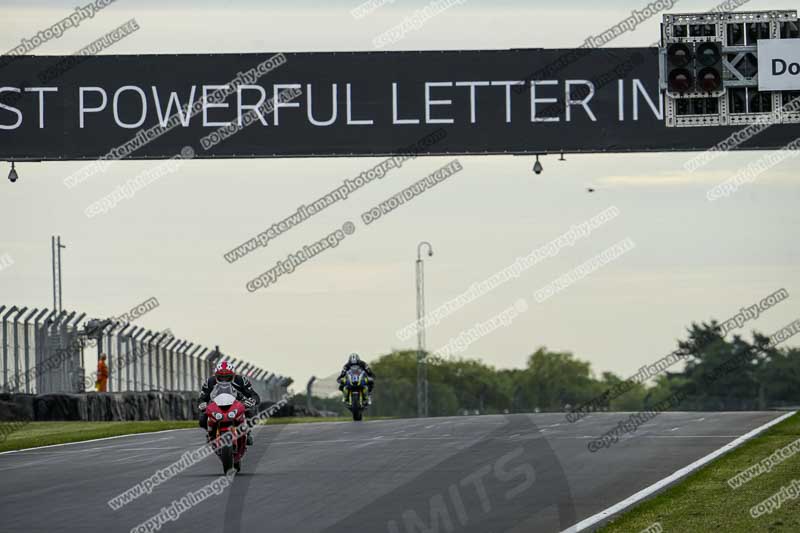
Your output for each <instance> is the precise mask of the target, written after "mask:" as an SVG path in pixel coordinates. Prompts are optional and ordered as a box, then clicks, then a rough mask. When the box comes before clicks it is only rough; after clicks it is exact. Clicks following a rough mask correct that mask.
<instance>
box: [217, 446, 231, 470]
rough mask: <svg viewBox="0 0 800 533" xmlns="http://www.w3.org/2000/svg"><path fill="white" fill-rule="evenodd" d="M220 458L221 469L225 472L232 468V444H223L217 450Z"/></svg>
mask: <svg viewBox="0 0 800 533" xmlns="http://www.w3.org/2000/svg"><path fill="white" fill-rule="evenodd" d="M219 458H220V459H221V460H222V471H223V472H224V473H225V474H227V473H228V471H229V470H230V469H231V468H233V446H225V447H223V448H222V449H221V450H220V451H219Z"/></svg>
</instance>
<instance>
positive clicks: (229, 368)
mask: <svg viewBox="0 0 800 533" xmlns="http://www.w3.org/2000/svg"><path fill="white" fill-rule="evenodd" d="M214 376H215V377H216V378H217V381H233V378H234V376H236V372H235V371H234V370H233V365H232V364H231V363H229V362H228V361H221V362H219V363H217V367H216V368H215V369H214Z"/></svg>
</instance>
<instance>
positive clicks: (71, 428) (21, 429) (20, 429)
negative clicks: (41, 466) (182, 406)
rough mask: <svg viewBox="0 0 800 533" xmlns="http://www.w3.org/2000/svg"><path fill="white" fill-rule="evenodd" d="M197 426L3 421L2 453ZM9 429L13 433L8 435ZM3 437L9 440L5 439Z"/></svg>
mask: <svg viewBox="0 0 800 533" xmlns="http://www.w3.org/2000/svg"><path fill="white" fill-rule="evenodd" d="M191 427H197V422H195V421H194V420H189V421H177V420H164V421H161V420H156V421H135V422H29V423H26V424H24V425H12V424H9V423H6V422H0V452H6V451H10V450H22V449H25V448H35V447H37V446H47V445H50V444H63V443H66V442H80V441H85V440H92V439H101V438H103V437H115V436H117V435H128V434H134V433H149V432H152V431H162V430H165V429H181V428H191ZM9 430H11V431H10V432H9ZM2 435H6V438H5V439H4V440H2V438H3V437H2Z"/></svg>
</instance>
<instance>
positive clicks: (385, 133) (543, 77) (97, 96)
mask: <svg viewBox="0 0 800 533" xmlns="http://www.w3.org/2000/svg"><path fill="white" fill-rule="evenodd" d="M761 46H764V43H761ZM656 51H657V49H655V48H611V49H588V48H584V49H565V50H557V49H554V50H543V49H520V50H481V51H438V52H433V51H428V52H352V53H349V52H348V53H341V52H331V53H287V54H281V53H279V54H212V55H128V56H96V57H84V56H66V57H61V56H58V57H57V56H25V57H11V56H3V57H0V159H3V160H18V161H19V160H53V159H56V160H58V159H63V160H75V159H95V158H103V159H107V160H108V159H124V158H130V159H144V158H170V157H174V156H176V155H178V154H180V153H181V151H182V150H184V149H186V148H187V147H188V148H191V149H192V151H193V152H194V154H195V157H199V158H203V157H207V158H211V157H305V156H372V155H389V154H396V153H398V152H403V151H405V150H408V149H415V150H416V151H419V152H421V153H423V154H432V155H435V154H505V153H513V154H532V153H548V152H560V151H563V152H567V153H569V152H646V151H673V150H704V149H707V148H709V147H711V146H713V145H714V144H716V143H717V142H719V141H721V140H723V139H725V138H726V137H728V136H729V135H730V134H731V133H733V132H735V131H736V130H737V128H735V127H715V128H703V127H700V128H689V129H668V128H666V127H665V125H664V124H665V120H664V108H665V106H664V102H663V96H662V95H661V94H660V92H659V90H658V61H657V54H656ZM790 59H791V58H788V57H787V61H788V60H790ZM792 68H793V67H791V65H790V66H788V67H787V70H788V71H789V72H791V69H792ZM797 137H800V125H776V126H773V127H770V128H767V129H766V131H764V132H762V133H760V134H759V135H756V136H755V137H753V138H752V139H750V140H748V141H747V142H745V143H743V144H742V145H741V146H740V148H745V149H768V148H779V147H782V146H784V145H786V144H787V143H788V142H789V141H792V140H794V139H795V138H797ZM412 147H413V148H412ZM184 153H185V152H184Z"/></svg>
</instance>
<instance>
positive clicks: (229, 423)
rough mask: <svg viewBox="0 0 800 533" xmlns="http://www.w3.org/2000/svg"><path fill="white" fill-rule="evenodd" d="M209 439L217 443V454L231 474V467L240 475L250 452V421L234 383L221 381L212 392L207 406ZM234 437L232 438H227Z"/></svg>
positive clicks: (226, 470)
mask: <svg viewBox="0 0 800 533" xmlns="http://www.w3.org/2000/svg"><path fill="white" fill-rule="evenodd" d="M206 415H208V434H209V440H210V441H211V440H216V443H217V447H216V453H217V456H218V457H219V459H220V461H222V469H223V471H224V472H225V473H226V474H227V473H228V472H229V471H230V469H231V468H235V469H236V472H239V471H240V470H241V468H242V457H244V454H245V451H247V433H246V432H244V431H243V430H242V429H240V428H241V427H242V424H244V423H245V422H246V421H247V417H246V414H245V405H244V404H243V403H242V402H240V401H239V400H237V399H236V391H235V390H234V388H233V385H232V384H231V383H226V382H221V383H217V384H216V385H215V386H214V390H212V391H211V401H210V402H208V406H207V407H206ZM228 434H230V436H227V435H228Z"/></svg>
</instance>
